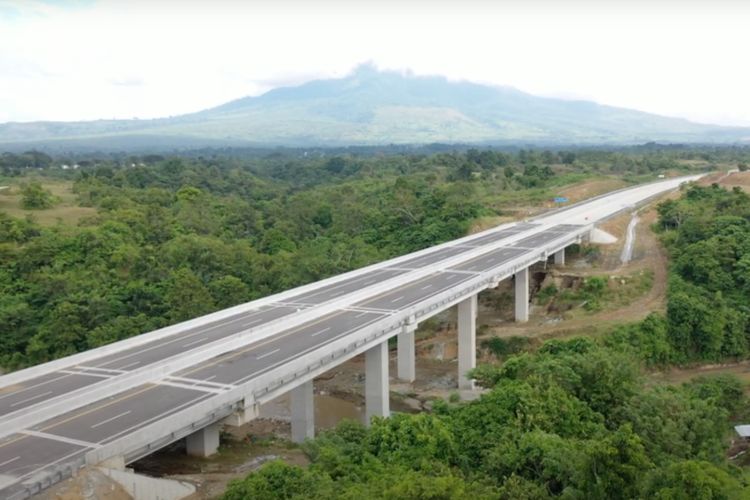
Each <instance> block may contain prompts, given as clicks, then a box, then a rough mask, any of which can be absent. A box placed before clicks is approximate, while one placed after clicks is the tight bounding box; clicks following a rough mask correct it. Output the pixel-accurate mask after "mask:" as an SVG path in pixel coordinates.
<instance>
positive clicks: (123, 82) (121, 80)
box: [109, 76, 146, 87]
mask: <svg viewBox="0 0 750 500" xmlns="http://www.w3.org/2000/svg"><path fill="white" fill-rule="evenodd" d="M109 82H110V83H111V84H112V85H117V86H118V87H140V86H142V85H145V84H146V81H145V80H144V79H143V78H140V77H138V76H123V77H116V78H110V79H109Z"/></svg>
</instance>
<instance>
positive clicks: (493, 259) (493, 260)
mask: <svg viewBox="0 0 750 500" xmlns="http://www.w3.org/2000/svg"><path fill="white" fill-rule="evenodd" d="M490 262H495V258H494V257H492V258H491V259H487V263H488V264H489V263H490Z"/></svg>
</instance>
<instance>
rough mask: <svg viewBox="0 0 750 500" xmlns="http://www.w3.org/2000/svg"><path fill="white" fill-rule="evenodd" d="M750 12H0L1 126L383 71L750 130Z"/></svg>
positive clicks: (81, 0)
mask: <svg viewBox="0 0 750 500" xmlns="http://www.w3.org/2000/svg"><path fill="white" fill-rule="evenodd" d="M749 30H750V2H742V1H741V0H737V1H730V0H705V1H697V0H692V1H691V0H674V1H673V0H661V1H660V0H650V1H647V0H622V1H619V0H614V1H611V0H598V1H595V0H588V1H587V0H573V1H564V0H556V1H553V0H548V1H544V0H525V1H522V0H509V1H498V0H496V1H489V0H486V1H482V0H463V1H440V0H430V1H428V0H414V1H409V0H401V1H396V0H338V1H317V0H308V1H303V0H297V1H294V0H274V1H271V0H267V1H266V0H245V1H239V0H211V1H197V0H179V1H178V0H101V1H96V0H77V1H73V0H71V1H68V2H66V1H62V0H45V1H41V0H0V122H5V121H29V120H83V119H86V120H88V119H97V118H133V117H138V118H151V117H159V116H169V115H177V114H181V113H186V112H191V111H197V110H200V109H204V108H207V107H211V106H214V105H218V104H221V103H223V102H226V101H229V100H231V99H235V98H238V97H243V96H246V95H257V94H259V93H262V92H264V91H267V90H269V89H271V88H273V87H275V86H282V85H293V84H299V83H302V82H304V81H306V80H311V79H315V78H325V77H339V76H344V75H345V74H347V73H348V72H349V71H351V70H352V68H354V67H355V66H356V65H357V64H359V63H362V62H366V61H371V62H373V63H374V64H375V65H376V66H378V67H380V68H384V69H400V70H407V69H408V70H411V71H412V72H414V73H416V74H439V75H445V76H447V77H449V78H451V79H463V80H470V81H475V82H480V83H489V84H496V85H510V86H513V87H516V88H519V89H521V90H524V91H526V92H530V93H533V94H538V95H545V96H554V97H565V98H582V99H590V100H594V101H597V102H599V103H604V104H611V105H616V106H623V107H629V108H635V109H639V110H643V111H650V112H654V113H659V114H664V115H672V116H682V117H685V118H689V119H692V120H695V121H701V122H709V123H719V124H736V125H750V98H748V91H750V64H749V61H750V31H749Z"/></svg>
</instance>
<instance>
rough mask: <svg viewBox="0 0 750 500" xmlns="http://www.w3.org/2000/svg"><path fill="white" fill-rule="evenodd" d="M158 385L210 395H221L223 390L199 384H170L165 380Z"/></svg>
mask: <svg viewBox="0 0 750 500" xmlns="http://www.w3.org/2000/svg"><path fill="white" fill-rule="evenodd" d="M158 384H159V385H160V386H167V387H176V388H177V389H187V390H190V391H201V392H210V393H212V394H221V393H222V392H224V391H223V390H221V389H218V388H216V387H210V386H207V385H201V384H181V383H180V382H170V381H167V380H161V381H159V382H158Z"/></svg>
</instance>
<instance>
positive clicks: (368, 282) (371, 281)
mask: <svg viewBox="0 0 750 500" xmlns="http://www.w3.org/2000/svg"><path fill="white" fill-rule="evenodd" d="M373 283H375V280H370V281H365V282H364V283H362V284H363V285H365V286H366V285H372V284H373Z"/></svg>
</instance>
